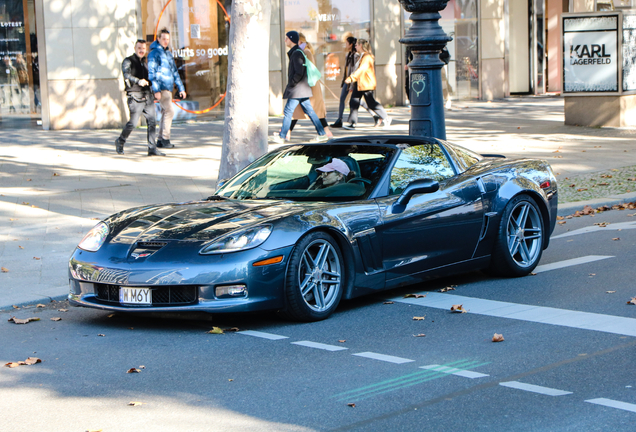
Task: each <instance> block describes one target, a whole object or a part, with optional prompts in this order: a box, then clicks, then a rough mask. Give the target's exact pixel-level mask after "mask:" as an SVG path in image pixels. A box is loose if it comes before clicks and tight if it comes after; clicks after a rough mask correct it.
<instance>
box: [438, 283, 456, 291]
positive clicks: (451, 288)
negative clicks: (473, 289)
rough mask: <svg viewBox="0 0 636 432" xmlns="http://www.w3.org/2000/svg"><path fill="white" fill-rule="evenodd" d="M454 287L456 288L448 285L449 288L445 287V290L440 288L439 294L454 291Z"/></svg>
mask: <svg viewBox="0 0 636 432" xmlns="http://www.w3.org/2000/svg"><path fill="white" fill-rule="evenodd" d="M455 287H456V285H450V286H447V287H445V288H442V289H441V290H439V292H446V291H455Z"/></svg>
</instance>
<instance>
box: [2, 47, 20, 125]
mask: <svg viewBox="0 0 636 432" xmlns="http://www.w3.org/2000/svg"><path fill="white" fill-rule="evenodd" d="M2 61H3V64H2V69H4V70H2V71H1V72H0V87H2V99H3V102H2V106H5V107H9V112H14V113H15V112H16V109H15V105H16V103H15V101H16V100H17V99H18V95H19V94H20V87H19V86H20V81H19V80H18V71H17V69H16V68H15V67H14V66H13V64H12V63H11V58H10V57H9V56H7V55H5V56H4V58H3V59H2Z"/></svg>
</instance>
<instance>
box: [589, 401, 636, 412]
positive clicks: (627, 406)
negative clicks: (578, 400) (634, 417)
mask: <svg viewBox="0 0 636 432" xmlns="http://www.w3.org/2000/svg"><path fill="white" fill-rule="evenodd" d="M585 402H589V403H593V404H596V405H603V406H606V407H610V408H618V409H621V410H625V411H631V412H633V413H636V405H634V404H631V403H627V402H621V401H615V400H612V399H605V398H598V399H589V400H586V401H585Z"/></svg>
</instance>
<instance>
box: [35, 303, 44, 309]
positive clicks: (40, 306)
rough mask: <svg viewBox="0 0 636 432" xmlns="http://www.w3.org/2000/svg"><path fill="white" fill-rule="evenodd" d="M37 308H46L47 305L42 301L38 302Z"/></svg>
mask: <svg viewBox="0 0 636 432" xmlns="http://www.w3.org/2000/svg"><path fill="white" fill-rule="evenodd" d="M35 307H36V308H45V307H46V305H43V304H42V303H38V304H36V305H35Z"/></svg>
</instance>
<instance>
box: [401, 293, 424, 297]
mask: <svg viewBox="0 0 636 432" xmlns="http://www.w3.org/2000/svg"><path fill="white" fill-rule="evenodd" d="M422 297H426V294H406V295H405V296H404V298H422Z"/></svg>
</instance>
